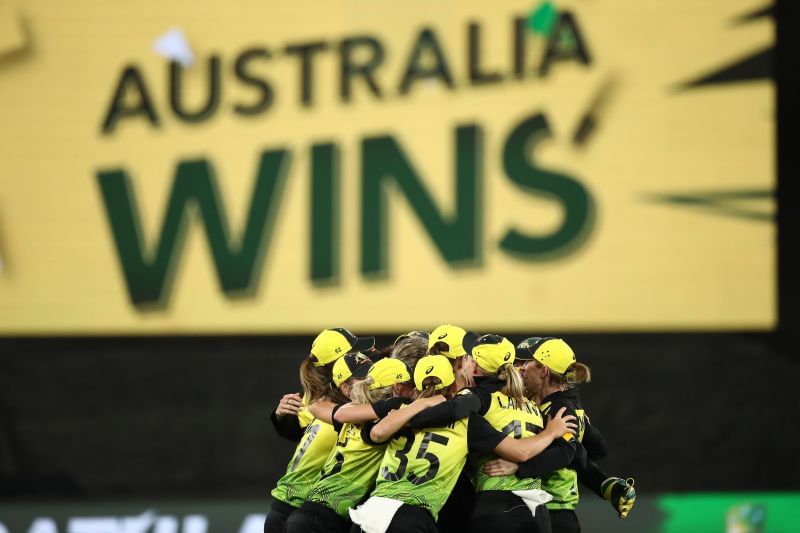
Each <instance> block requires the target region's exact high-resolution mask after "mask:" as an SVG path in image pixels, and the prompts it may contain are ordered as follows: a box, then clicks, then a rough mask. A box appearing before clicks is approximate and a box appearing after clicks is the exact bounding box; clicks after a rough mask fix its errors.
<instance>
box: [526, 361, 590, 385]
mask: <svg viewBox="0 0 800 533" xmlns="http://www.w3.org/2000/svg"><path fill="white" fill-rule="evenodd" d="M536 364H537V365H538V366H540V367H542V366H547V365H543V364H542V363H540V362H539V361H536ZM549 381H550V383H552V384H554V385H558V386H566V387H567V388H572V387H574V386H575V385H580V384H581V383H589V382H591V381H592V371H591V370H589V367H588V366H586V365H584V364H583V363H572V364H571V365H569V367H568V368H567V371H566V372H564V373H563V374H559V373H557V372H555V371H554V370H553V369H550V377H549Z"/></svg>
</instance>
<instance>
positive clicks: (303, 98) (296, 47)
mask: <svg viewBox="0 0 800 533" xmlns="http://www.w3.org/2000/svg"><path fill="white" fill-rule="evenodd" d="M327 49H328V44H327V43H325V42H323V41H315V42H312V43H306V44H292V45H289V46H287V47H286V54H287V55H296V56H298V57H299V58H300V102H301V103H302V104H303V106H304V107H308V106H310V105H311V104H312V103H313V102H312V95H313V87H314V83H313V82H314V69H313V65H312V60H313V58H314V55H315V54H317V53H318V52H322V51H323V50H327Z"/></svg>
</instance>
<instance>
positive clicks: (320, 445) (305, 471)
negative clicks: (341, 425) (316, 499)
mask: <svg viewBox="0 0 800 533" xmlns="http://www.w3.org/2000/svg"><path fill="white" fill-rule="evenodd" d="M298 419H299V422H300V424H301V425H303V424H304V423H305V425H306V426H305V428H306V429H305V432H304V433H303V437H302V438H301V439H300V442H299V443H298V444H297V448H295V450H294V455H292V458H291V460H290V461H289V466H288V467H287V468H286V473H285V474H284V475H283V477H281V478H280V479H279V480H278V485H277V486H276V487H275V488H274V489H273V490H272V496H273V497H274V498H276V499H278V500H280V501H282V502H285V503H287V504H289V505H291V506H293V507H299V506H300V505H301V504H302V503H303V502H304V501H305V500H306V498H307V497H308V493H309V491H310V490H311V489H312V488H313V487H314V485H315V484H316V482H317V480H319V473H320V470H322V466H323V465H324V464H325V461H326V460H327V458H328V455H330V452H331V448H333V446H334V445H335V444H336V437H337V434H336V430H334V429H333V426H332V425H331V424H328V423H326V422H323V421H322V420H319V419H316V418H314V417H313V416H312V415H311V414H310V413H309V412H308V410H307V409H305V408H304V409H302V410H301V411H300V413H299V415H298Z"/></svg>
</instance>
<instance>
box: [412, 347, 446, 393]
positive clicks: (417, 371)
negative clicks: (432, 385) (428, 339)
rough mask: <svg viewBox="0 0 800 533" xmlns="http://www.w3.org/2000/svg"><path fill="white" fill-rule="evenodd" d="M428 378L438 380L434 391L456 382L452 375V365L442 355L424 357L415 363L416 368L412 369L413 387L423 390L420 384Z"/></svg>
mask: <svg viewBox="0 0 800 533" xmlns="http://www.w3.org/2000/svg"><path fill="white" fill-rule="evenodd" d="M429 377H436V378H439V384H438V385H436V390H440V389H444V388H445V387H449V386H450V385H452V384H453V382H454V381H455V380H456V377H455V376H454V375H453V365H452V364H451V363H450V361H449V360H448V359H447V357H444V356H443V355H426V356H425V357H423V358H421V359H420V360H419V361H417V366H415V367H414V385H416V387H417V390H423V389H424V387H423V386H422V382H423V381H425V379H426V378H429Z"/></svg>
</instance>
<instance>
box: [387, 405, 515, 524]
mask: <svg viewBox="0 0 800 533" xmlns="http://www.w3.org/2000/svg"><path fill="white" fill-rule="evenodd" d="M503 438H505V436H504V435H503V434H501V433H499V432H497V431H495V430H494V429H492V427H491V426H489V424H488V423H487V422H486V420H484V419H483V418H482V417H480V416H475V415H472V416H470V417H469V418H461V419H458V420H455V421H454V422H451V423H450V424H447V425H445V426H439V427H426V428H422V429H418V430H412V429H409V428H406V429H403V430H402V431H400V432H399V433H398V434H397V435H395V437H394V438H393V439H392V440H391V441H390V442H389V445H388V446H387V448H386V452H385V453H384V456H383V460H382V461H381V465H380V469H379V471H378V477H377V480H376V482H375V489H374V490H373V491H372V496H382V497H384V498H393V499H396V500H400V501H402V502H404V503H406V504H408V505H415V506H418V507H422V508H424V509H426V510H428V512H430V514H431V515H432V516H433V519H434V520H436V519H437V517H438V514H439V511H440V510H441V508H442V506H443V505H444V503H445V501H447V498H448V496H449V495H450V491H451V490H452V489H453V486H454V485H455V484H456V481H457V480H458V476H459V474H460V473H461V469H462V468H463V466H464V463H465V461H466V458H467V452H469V451H474V452H478V453H491V451H492V450H494V448H495V447H496V446H497V444H499V443H500V441H502V440H503Z"/></svg>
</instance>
